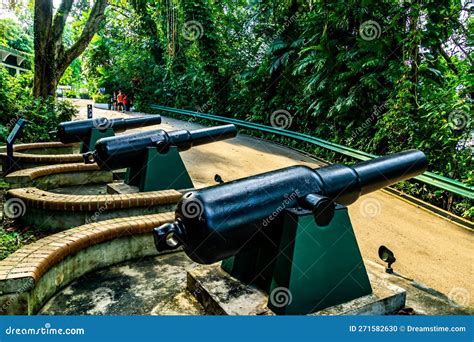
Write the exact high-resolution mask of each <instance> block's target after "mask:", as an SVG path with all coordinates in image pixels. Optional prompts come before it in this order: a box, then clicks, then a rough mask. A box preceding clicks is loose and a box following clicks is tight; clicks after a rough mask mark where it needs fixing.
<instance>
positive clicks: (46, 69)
mask: <svg viewBox="0 0 474 342" xmlns="http://www.w3.org/2000/svg"><path fill="white" fill-rule="evenodd" d="M73 2H74V0H62V2H61V5H60V6H59V8H58V11H57V13H56V15H55V16H54V18H53V1H52V0H35V19H34V32H35V34H34V45H35V59H34V61H35V74H34V81H33V96H34V97H36V98H38V97H41V98H46V97H48V96H54V93H55V92H56V88H57V86H58V82H59V80H60V79H61V77H62V75H63V74H64V72H65V71H66V69H67V67H68V66H69V65H70V64H71V62H72V61H73V60H74V59H75V58H77V57H79V56H80V55H81V54H82V52H84V50H85V49H86V47H87V45H89V42H90V41H91V39H92V37H93V36H94V34H95V33H96V32H97V30H98V29H99V27H100V23H101V22H102V20H103V18H104V11H105V7H106V6H107V0H96V1H95V3H94V5H93V7H92V9H91V13H90V15H89V18H88V20H87V22H86V24H85V25H84V29H83V30H82V33H81V36H80V37H79V38H78V40H77V41H76V42H75V43H74V44H73V45H72V46H71V47H70V48H69V49H67V50H66V48H65V47H64V43H63V33H64V26H65V25H66V20H67V17H68V15H69V12H70V11H71V8H72V5H73Z"/></svg>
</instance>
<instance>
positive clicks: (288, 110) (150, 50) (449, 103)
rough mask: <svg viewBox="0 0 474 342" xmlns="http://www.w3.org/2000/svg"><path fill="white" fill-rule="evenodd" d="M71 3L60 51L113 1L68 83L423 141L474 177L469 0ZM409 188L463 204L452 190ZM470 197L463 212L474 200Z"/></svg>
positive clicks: (462, 175) (259, 118)
mask: <svg viewBox="0 0 474 342" xmlns="http://www.w3.org/2000/svg"><path fill="white" fill-rule="evenodd" d="M40 3H50V4H52V2H51V1H41V2H40ZM60 3H61V5H60V6H59V8H57V9H56V10H54V20H53V19H51V20H53V24H52V26H51V27H53V28H55V27H56V28H57V27H59V26H61V27H62V30H59V31H58V30H56V31H57V32H56V35H60V36H61V37H62V40H61V42H62V44H61V45H60V46H59V48H58V49H59V50H56V55H57V56H59V57H58V58H59V60H61V58H66V57H64V56H63V57H61V54H62V53H64V51H70V50H71V49H74V47H75V46H76V44H77V43H74V42H78V41H81V37H83V36H84V32H86V31H87V27H88V22H90V20H91V17H92V18H93V16H94V15H95V14H94V13H96V12H95V9H97V6H101V11H99V12H100V13H99V14H98V15H99V16H100V15H102V14H101V13H103V18H102V17H100V19H101V20H100V24H97V25H96V26H95V32H96V34H95V35H93V37H92V32H90V33H91V34H90V37H88V38H90V40H91V41H90V44H89V46H88V47H87V49H85V52H84V53H83V54H82V55H81V56H80V57H79V55H80V51H77V52H76V53H73V54H70V55H68V58H66V59H67V60H68V64H67V65H70V66H69V69H68V71H65V70H66V68H65V67H64V65H62V67H63V69H64V70H63V72H65V74H64V76H63V79H62V81H61V83H64V82H66V83H70V82H79V83H84V82H87V86H88V88H89V91H90V93H91V94H98V91H99V89H100V88H105V89H106V92H107V94H109V95H110V94H111V93H112V92H113V91H115V90H118V89H122V90H123V91H125V92H127V93H129V94H132V96H133V98H134V105H135V109H136V110H144V111H146V110H148V109H149V107H148V105H149V104H152V103H158V104H163V105H170V106H173V107H180V108H187V109H193V110H197V111H202V112H212V113H216V114H219V115H224V116H232V117H236V118H240V119H245V120H250V121H255V122H260V123H265V124H272V125H278V126H279V127H283V128H287V129H291V130H294V131H300V132H305V133H308V134H311V135H314V136H317V137H320V138H323V139H327V140H330V141H333V142H338V143H341V144H344V145H347V146H350V147H353V148H357V149H361V150H364V151H366V152H373V153H376V154H387V153H390V152H396V151H400V150H403V149H407V148H419V149H421V150H423V151H425V152H426V153H427V154H428V157H429V160H430V170H431V171H435V172H437V173H439V174H442V175H445V176H448V177H451V178H454V179H457V180H460V181H463V182H465V183H467V184H471V185H472V184H473V171H472V114H471V112H472V108H471V107H472V95H473V82H472V76H471V75H472V58H473V56H472V37H473V24H474V21H473V18H472V16H470V15H469V14H470V13H471V11H472V4H471V2H469V1H465V0H447V1H434V0H424V1H414V0H413V1H399V0H391V1H375V0H349V1H329V2H328V1H319V0H310V1H301V0H284V1H254V0H232V1H231V0H229V1H215V0H190V1H181V0H152V1H144V0H130V1H125V0H110V1H108V3H107V4H105V1H103V2H102V1H99V0H96V1H94V2H92V5H91V2H89V1H82V0H81V1H67V0H63V1H62V2H60ZM98 4H100V5H98ZM65 6H66V7H65ZM102 9H103V10H102ZM38 10H42V9H41V8H39V7H38V6H36V8H35V11H38ZM61 11H62V12H61ZM46 12H47V14H48V15H49V14H50V13H52V12H51V10H50V9H49V8H48V9H47V11H46ZM61 13H63V14H64V16H63V17H61V16H60V14H61ZM51 15H52V14H51ZM49 18H53V17H52V16H50V17H49ZM61 18H62V19H64V20H61ZM66 18H68V19H67V20H66ZM97 18H98V17H97ZM97 18H96V19H97ZM96 21H97V20H96ZM96 21H95V22H96ZM59 24H61V25H59ZM2 25H3V26H2ZM5 25H6V26H7V27H9V29H8V30H9V32H13V31H14V30H15V29H13V26H14V25H9V24H5V22H3V24H2V22H0V32H5V28H3V27H5ZM35 25H36V24H35ZM55 25H56V26H55ZM10 27H11V28H10ZM36 28H37V27H36V26H35V29H36ZM53 31H55V30H53ZM37 34H38V33H37ZM25 35H26V36H25ZM13 36H15V37H16V38H15V39H13V40H11V41H8V42H6V43H5V41H4V40H3V41H2V40H0V42H1V44H8V45H13V46H16V47H17V48H19V46H31V34H29V35H28V32H26V33H18V34H16V33H14V34H13ZM53 36H54V34H53ZM44 37H45V36H41V37H40V36H37V37H36V38H37V39H36V41H35V45H36V49H35V50H36V51H38V50H37V48H38V46H37V44H40V42H43V40H45V39H46V38H44ZM0 39H2V38H1V37H0ZM68 40H69V41H68ZM86 45H87V44H86ZM83 47H84V48H85V46H83ZM55 48H57V47H56V46H55ZM57 51H59V52H57ZM61 51H62V52H61ZM74 58H76V60H75V62H73V63H72V64H71V62H72V61H73V60H74ZM56 60H57V59H56ZM59 69H61V68H59ZM59 74H60V75H62V73H59ZM318 152H321V151H318ZM330 157H331V156H329V157H328V158H330ZM406 187H407V188H406V189H405V190H407V191H411V192H412V193H418V194H423V196H425V198H428V199H429V200H432V201H434V202H436V203H437V204H441V205H442V206H444V207H446V208H448V209H451V206H452V203H453V198H452V196H450V195H449V194H445V193H442V192H439V191H437V190H435V189H427V188H426V187H424V186H421V185H413V184H411V185H410V184H407V185H406ZM459 203H460V204H459V205H460V206H461V207H460V208H458V212H464V213H466V211H469V209H470V208H471V204H469V203H467V204H466V203H465V202H459ZM470 210H471V211H470V215H472V208H471V209H470ZM466 215H468V214H466Z"/></svg>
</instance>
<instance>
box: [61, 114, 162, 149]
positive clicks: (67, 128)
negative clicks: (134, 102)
mask: <svg viewBox="0 0 474 342" xmlns="http://www.w3.org/2000/svg"><path fill="white" fill-rule="evenodd" d="M160 123H161V116H160V115H153V116H151V115H150V116H144V117H139V118H118V119H107V118H94V119H87V120H77V121H67V122H62V123H60V124H59V125H58V128H57V133H56V134H57V136H58V138H59V140H60V141H61V142H62V143H63V144H69V143H74V142H79V141H83V140H85V139H87V137H88V136H89V135H90V131H91V129H92V128H96V129H98V130H101V131H102V130H103V131H105V130H106V129H108V128H112V129H113V130H114V132H116V133H118V132H123V131H125V130H127V129H132V128H139V127H144V126H152V125H158V124H160Z"/></svg>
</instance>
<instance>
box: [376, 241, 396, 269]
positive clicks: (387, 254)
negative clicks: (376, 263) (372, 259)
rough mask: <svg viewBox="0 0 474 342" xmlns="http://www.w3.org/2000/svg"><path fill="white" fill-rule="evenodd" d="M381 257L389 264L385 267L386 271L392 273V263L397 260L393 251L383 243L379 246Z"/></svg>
mask: <svg viewBox="0 0 474 342" xmlns="http://www.w3.org/2000/svg"><path fill="white" fill-rule="evenodd" d="M379 258H380V259H382V260H383V261H384V262H386V263H387V264H388V265H387V268H386V269H385V272H387V273H390V274H392V273H393V268H392V264H393V263H394V262H395V261H396V260H397V259H396V258H395V255H394V254H393V252H392V251H391V250H390V249H388V248H387V247H385V246H384V245H382V246H380V247H379Z"/></svg>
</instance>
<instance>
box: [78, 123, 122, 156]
mask: <svg viewBox="0 0 474 342" xmlns="http://www.w3.org/2000/svg"><path fill="white" fill-rule="evenodd" d="M114 135H115V132H114V130H113V129H112V128H107V129H106V130H105V131H100V130H98V129H97V128H92V129H91V132H90V135H89V139H87V140H85V141H83V142H82V143H81V153H86V152H90V151H93V150H94V147H95V143H96V142H97V140H99V139H102V138H107V137H113V136H114Z"/></svg>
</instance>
